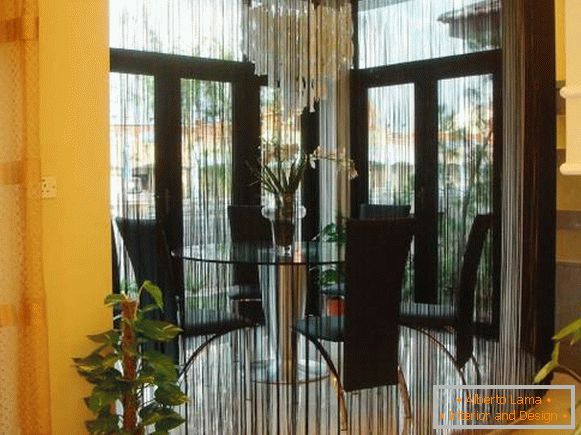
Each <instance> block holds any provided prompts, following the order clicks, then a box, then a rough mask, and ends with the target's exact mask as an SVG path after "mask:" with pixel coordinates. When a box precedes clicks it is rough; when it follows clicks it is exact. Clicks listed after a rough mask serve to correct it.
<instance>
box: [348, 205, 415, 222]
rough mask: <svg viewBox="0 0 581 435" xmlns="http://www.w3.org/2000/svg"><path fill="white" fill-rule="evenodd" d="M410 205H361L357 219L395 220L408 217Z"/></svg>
mask: <svg viewBox="0 0 581 435" xmlns="http://www.w3.org/2000/svg"><path fill="white" fill-rule="evenodd" d="M410 210H411V206H410V205H385V204H361V205H360V206H359V219H397V218H406V217H408V216H409V215H410Z"/></svg>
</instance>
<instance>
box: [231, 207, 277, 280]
mask: <svg viewBox="0 0 581 435" xmlns="http://www.w3.org/2000/svg"><path fill="white" fill-rule="evenodd" d="M228 221H229V222H230V233H231V237H232V241H233V242H269V241H271V240H272V235H271V231H270V223H269V222H268V220H267V219H266V218H264V217H263V216H262V207H261V206H259V205H231V206H229V207H228ZM234 284H253V285H257V284H258V267H257V266H254V265H243V264H238V265H236V266H235V267H234Z"/></svg>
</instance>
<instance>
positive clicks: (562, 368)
mask: <svg viewBox="0 0 581 435" xmlns="http://www.w3.org/2000/svg"><path fill="white" fill-rule="evenodd" d="M553 371H554V372H557V373H564V374H566V375H569V376H570V377H572V378H573V379H575V381H577V382H579V383H581V376H580V375H579V374H577V372H574V371H573V370H571V369H570V368H569V367H565V366H563V365H561V364H559V365H558V366H557V367H556V368H555V370H553Z"/></svg>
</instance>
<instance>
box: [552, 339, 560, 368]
mask: <svg viewBox="0 0 581 435" xmlns="http://www.w3.org/2000/svg"><path fill="white" fill-rule="evenodd" d="M560 347H561V343H555V346H554V347H553V352H552V353H551V360H552V361H553V362H554V363H555V364H558V363H559V348H560Z"/></svg>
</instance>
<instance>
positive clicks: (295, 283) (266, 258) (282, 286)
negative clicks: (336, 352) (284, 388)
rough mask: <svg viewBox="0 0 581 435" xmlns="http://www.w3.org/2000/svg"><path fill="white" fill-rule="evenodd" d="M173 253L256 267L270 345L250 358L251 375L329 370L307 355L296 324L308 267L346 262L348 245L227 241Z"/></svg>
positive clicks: (304, 376) (314, 374)
mask: <svg viewBox="0 0 581 435" xmlns="http://www.w3.org/2000/svg"><path fill="white" fill-rule="evenodd" d="M172 255H173V256H174V257H176V258H179V259H182V260H185V261H194V262H200V263H210V264H212V263H213V264H222V265H224V264H229V265H255V266H257V267H258V272H259V281H260V289H261V294H262V307H263V310H264V314H265V320H266V331H265V332H266V340H267V348H268V349H267V352H266V356H265V357H264V358H261V359H260V360H258V361H254V362H253V363H252V380H253V381H255V382H264V383H273V384H296V383H305V382H311V381H316V380H320V379H322V378H323V377H326V376H327V371H326V368H325V366H324V365H323V364H321V363H320V362H319V361H316V360H314V359H310V358H308V357H307V356H306V355H305V353H307V352H305V348H306V345H305V343H299V341H298V337H297V334H296V333H295V332H294V331H293V328H292V326H293V325H294V324H295V322H297V321H298V320H299V319H301V318H302V317H304V315H305V306H306V299H307V275H308V273H309V271H310V270H311V269H312V268H315V267H325V266H327V267H330V266H336V265H339V264H342V263H344V261H345V248H344V245H341V244H338V243H330V242H321V241H304V242H297V243H295V244H294V245H293V247H292V251H291V254H290V255H280V254H277V252H276V250H275V248H274V247H273V245H272V244H271V243H267V242H256V243H249V242H245V243H233V242H228V243H216V244H203V245H192V246H185V247H183V248H181V249H176V250H174V251H172Z"/></svg>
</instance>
